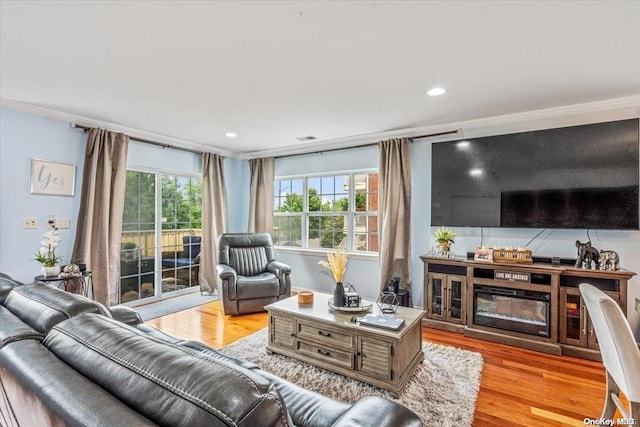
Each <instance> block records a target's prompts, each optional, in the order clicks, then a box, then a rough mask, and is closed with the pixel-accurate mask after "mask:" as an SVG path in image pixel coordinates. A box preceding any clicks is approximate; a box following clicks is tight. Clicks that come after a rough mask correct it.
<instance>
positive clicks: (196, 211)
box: [119, 171, 202, 303]
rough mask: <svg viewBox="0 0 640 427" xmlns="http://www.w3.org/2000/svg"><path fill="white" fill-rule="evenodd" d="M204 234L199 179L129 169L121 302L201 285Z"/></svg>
mask: <svg viewBox="0 0 640 427" xmlns="http://www.w3.org/2000/svg"><path fill="white" fill-rule="evenodd" d="M201 236H202V182H201V179H200V178H198V177H190V176H173V175H162V174H160V173H155V172H138V171H127V180H126V190H125V207H124V214H123V224H122V248H121V252H120V292H119V295H120V302H123V303H124V302H131V301H136V300H140V299H143V298H149V297H154V296H160V295H162V294H163V293H168V292H173V291H178V290H181V289H185V288H189V287H193V286H197V285H198V274H199V257H198V254H199V253H200V239H201ZM156 260H159V262H157V263H156Z"/></svg>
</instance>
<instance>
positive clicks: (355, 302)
mask: <svg viewBox="0 0 640 427" xmlns="http://www.w3.org/2000/svg"><path fill="white" fill-rule="evenodd" d="M344 306H345V307H360V295H358V294H357V293H355V292H345V294H344Z"/></svg>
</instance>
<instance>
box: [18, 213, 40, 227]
mask: <svg viewBox="0 0 640 427" xmlns="http://www.w3.org/2000/svg"><path fill="white" fill-rule="evenodd" d="M22 228H27V229H37V228H38V218H34V217H32V216H29V217H24V218H22Z"/></svg>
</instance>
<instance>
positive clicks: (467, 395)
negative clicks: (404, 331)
mask: <svg viewBox="0 0 640 427" xmlns="http://www.w3.org/2000/svg"><path fill="white" fill-rule="evenodd" d="M266 345H267V328H265V329H262V330H260V331H258V332H256V333H254V334H252V335H249V336H248V337H245V338H242V339H240V340H238V341H236V342H234V343H232V344H230V345H228V346H226V347H223V348H222V349H220V352H221V353H224V354H227V355H229V356H232V357H236V358H239V359H244V360H248V361H251V362H254V363H256V364H257V365H258V366H260V368H261V369H264V370H265V371H268V372H271V373H273V374H275V375H278V376H279V377H281V378H284V379H286V380H288V381H291V382H292V383H295V384H298V385H299V386H302V387H304V388H307V389H310V390H313V391H316V392H318V393H321V394H323V395H325V396H330V397H332V398H334V399H337V400H342V401H345V402H350V403H353V402H355V401H356V400H358V399H360V398H361V397H364V396H371V395H375V396H382V397H385V398H387V399H390V400H394V401H396V402H398V403H400V404H402V405H404V406H406V407H407V408H409V409H411V410H412V411H413V412H415V413H416V414H418V416H419V417H420V418H421V419H422V421H423V423H424V425H425V426H430V425H438V426H445V427H446V426H451V427H453V426H455V427H460V426H471V423H472V421H473V412H474V408H475V402H476V399H477V397H478V390H479V388H480V376H481V373H482V366H483V364H484V362H483V360H482V356H481V355H480V354H479V353H475V352H472V351H467V350H461V349H459V348H455V347H449V346H444V345H439V344H434V343H427V342H425V343H423V350H424V362H423V363H422V364H420V365H418V369H417V370H416V372H415V373H414V374H413V376H412V378H411V379H410V380H409V382H408V383H407V385H406V386H405V388H404V390H403V393H402V395H401V396H400V398H399V399H393V398H392V397H391V396H390V394H389V392H387V391H385V390H382V389H380V388H377V387H375V386H372V385H369V384H365V383H362V382H360V381H357V380H353V379H350V378H347V377H344V376H342V375H339V374H334V373H332V372H329V371H327V370H324V369H322V368H317V367H315V366H312V365H309V364H307V363H304V362H300V361H297V360H295V359H292V358H290V357H286V356H281V355H279V354H268V353H267V351H266Z"/></svg>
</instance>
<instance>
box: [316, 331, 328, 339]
mask: <svg viewBox="0 0 640 427" xmlns="http://www.w3.org/2000/svg"><path fill="white" fill-rule="evenodd" d="M318 334H320V335H322V336H323V337H327V338H329V337H330V336H331V332H323V331H318Z"/></svg>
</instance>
